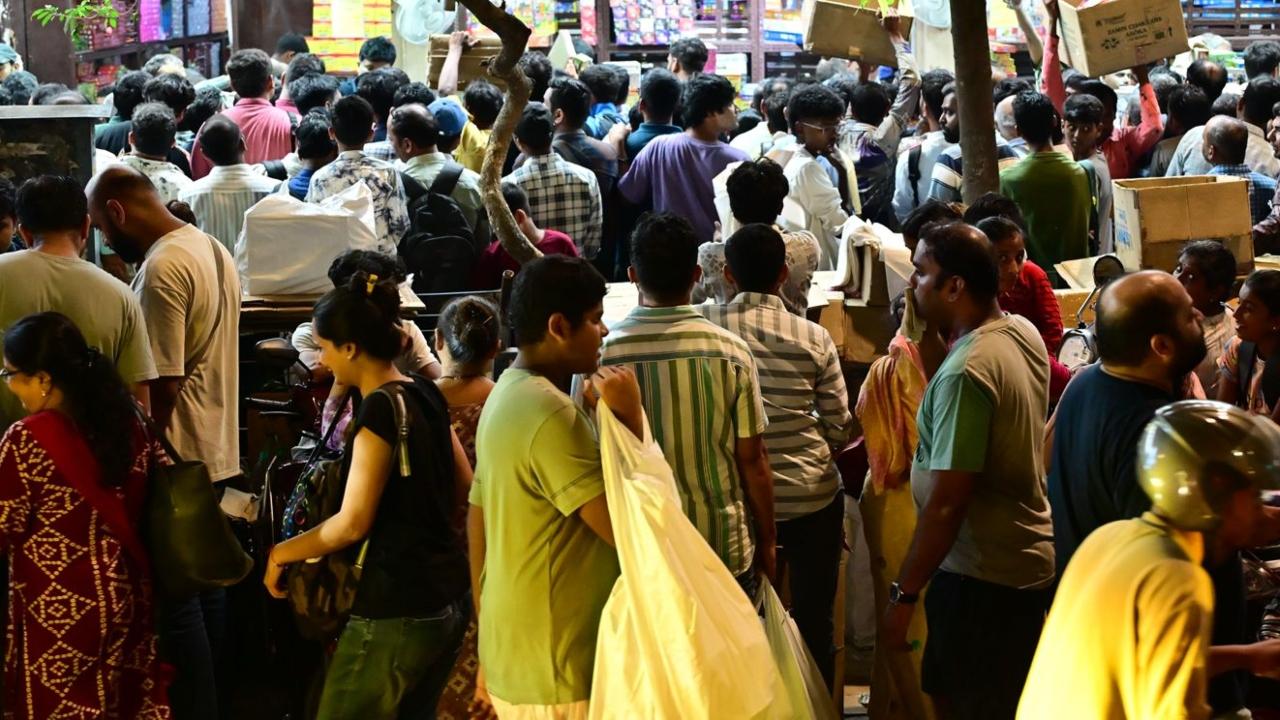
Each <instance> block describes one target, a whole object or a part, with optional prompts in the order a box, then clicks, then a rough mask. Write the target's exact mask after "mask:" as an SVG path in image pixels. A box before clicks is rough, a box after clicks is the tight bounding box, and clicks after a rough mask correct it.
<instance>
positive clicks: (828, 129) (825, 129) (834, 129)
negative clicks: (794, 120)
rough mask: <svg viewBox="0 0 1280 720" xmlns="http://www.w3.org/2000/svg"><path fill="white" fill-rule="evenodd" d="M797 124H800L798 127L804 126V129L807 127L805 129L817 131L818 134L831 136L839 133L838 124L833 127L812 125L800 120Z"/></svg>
mask: <svg viewBox="0 0 1280 720" xmlns="http://www.w3.org/2000/svg"><path fill="white" fill-rule="evenodd" d="M799 124H800V125H804V126H805V127H807V128H813V129H814V130H817V131H819V132H824V133H831V134H833V135H834V134H835V133H837V132H839V131H840V124H839V123H837V124H835V125H814V124H813V123H810V122H805V121H803V120H801V121H800V123H799Z"/></svg>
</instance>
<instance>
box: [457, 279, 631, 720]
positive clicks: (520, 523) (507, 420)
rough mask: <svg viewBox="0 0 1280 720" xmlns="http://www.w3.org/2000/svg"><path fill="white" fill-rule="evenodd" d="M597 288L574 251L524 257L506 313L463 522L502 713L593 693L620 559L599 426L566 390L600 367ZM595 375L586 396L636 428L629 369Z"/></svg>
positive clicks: (488, 667)
mask: <svg viewBox="0 0 1280 720" xmlns="http://www.w3.org/2000/svg"><path fill="white" fill-rule="evenodd" d="M604 295H605V281H604V278H602V277H601V276H600V274H599V273H598V272H596V270H595V269H594V268H592V267H591V265H590V263H588V262H586V261H585V260H581V259H579V258H569V257H564V256H547V257H543V258H539V259H537V260H534V261H533V262H531V263H528V264H526V265H525V266H524V267H523V268H521V270H520V274H519V276H517V278H516V282H515V286H514V288H513V289H512V298H511V305H510V307H511V310H510V312H509V318H508V320H509V322H511V324H512V326H513V329H514V330H515V335H516V344H517V347H518V348H519V354H518V355H517V356H516V360H515V362H514V363H513V364H512V366H511V367H510V368H509V369H508V370H506V371H505V372H504V373H503V374H502V376H501V377H500V378H499V380H498V384H497V386H496V387H495V388H494V389H493V392H492V394H491V395H490V396H489V399H488V400H487V401H486V403H485V409H484V413H483V415H481V417H480V425H479V427H478V429H477V432H476V454H477V455H476V475H475V482H474V484H473V485H472V486H471V493H470V502H471V509H470V512H469V515H468V519H467V535H468V543H469V546H470V555H471V558H470V559H471V582H472V590H473V595H474V597H475V603H476V615H477V617H478V618H479V628H480V630H479V643H480V668H481V670H480V677H479V678H478V680H477V692H476V696H477V700H478V701H479V704H481V705H483V704H485V703H486V702H491V703H492V705H493V709H495V710H496V711H497V713H498V715H499V716H501V717H502V718H504V720H505V719H506V718H509V717H514V718H521V717H539V718H578V717H582V718H585V717H586V712H587V701H588V699H589V698H590V696H591V671H592V667H593V665H594V663H595V646H596V630H597V628H598V626H599V623H600V613H601V611H602V610H603V609H604V604H605V601H606V600H607V599H608V597H609V593H610V592H611V591H612V589H613V583H614V581H615V580H616V579H617V577H618V559H617V555H616V554H615V553H614V550H613V547H612V545H613V529H612V525H611V524H610V521H609V508H608V504H607V502H606V499H605V495H604V478H603V475H602V472H601V465H600V447H599V443H598V441H597V439H596V433H595V428H594V427H593V426H592V424H591V421H590V420H589V419H587V416H586V415H585V414H584V413H583V412H582V411H581V410H579V409H578V407H577V406H576V405H575V404H574V403H573V401H572V400H571V399H570V398H569V396H568V395H566V394H565V393H564V392H563V390H562V389H561V388H565V387H568V384H569V381H570V378H571V377H572V376H573V375H574V374H579V373H581V374H589V373H593V372H596V371H597V368H598V365H599V356H600V344H601V341H602V340H603V338H604V336H605V335H607V334H608V329H607V328H606V327H605V325H604V321H603V315H604V308H603V305H602V300H603V298H604ZM591 385H592V387H591V388H590V389H589V390H588V392H587V393H586V394H587V395H588V396H589V397H599V398H600V399H602V400H604V401H605V402H606V403H608V405H609V407H610V408H611V409H612V410H613V411H614V414H615V415H617V416H618V418H619V419H620V420H621V421H622V422H623V423H624V424H625V425H626V426H627V427H628V428H630V429H631V431H632V432H634V433H635V434H636V436H637V437H643V424H644V414H643V410H642V409H641V406H640V389H639V386H638V385H637V383H636V379H635V375H634V374H632V373H631V372H630V371H629V370H624V369H621V368H603V369H600V370H599V372H598V373H596V375H595V376H594V377H593V378H592V380H591ZM481 714H482V715H483V714H484V713H481Z"/></svg>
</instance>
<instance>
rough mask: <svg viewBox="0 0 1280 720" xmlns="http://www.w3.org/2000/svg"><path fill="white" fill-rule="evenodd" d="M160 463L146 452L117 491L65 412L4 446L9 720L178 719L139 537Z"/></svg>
mask: <svg viewBox="0 0 1280 720" xmlns="http://www.w3.org/2000/svg"><path fill="white" fill-rule="evenodd" d="M136 437H137V438H139V442H137V443H136V446H137V447H143V443H142V442H141V441H140V437H141V435H140V434H139V435H138V436H136ZM124 439H125V438H124V437H122V438H121V440H122V441H123V440H124ZM152 457H155V453H152V452H140V453H138V457H137V459H136V460H135V462H134V465H133V468H132V469H131V471H130V473H129V476H128V478H127V479H126V481H125V483H124V486H123V487H122V488H120V489H111V488H108V487H106V486H104V485H102V484H101V483H100V482H99V472H98V469H97V461H96V460H95V459H94V457H93V455H92V454H91V453H90V451H89V448H88V446H87V445H86V444H85V442H84V440H83V438H82V436H81V435H80V433H79V432H78V431H77V430H76V428H75V426H74V425H73V424H72V422H71V420H70V419H69V418H67V417H66V416H65V415H62V414H61V413H58V412H55V411H45V412H41V413H38V414H36V415H33V416H31V417H28V418H26V419H25V420H22V421H21V422H18V423H17V424H15V425H13V426H12V427H11V428H10V429H9V431H8V433H6V434H5V436H4V439H3V440H0V547H3V549H4V552H6V553H7V554H8V555H9V564H10V575H9V583H10V585H9V625H8V637H7V642H6V644H5V662H4V671H5V675H4V697H3V708H4V711H3V712H4V715H3V716H4V718H5V719H6V720H8V719H10V718H12V719H13V720H18V719H26V718H30V719H32V720H37V719H38V720H54V719H55V718H77V719H79V718H101V719H103V720H115V719H117V718H119V719H120V720H126V719H127V720H134V719H135V718H138V719H144V720H164V719H166V718H169V717H170V714H169V706H168V702H167V700H166V697H165V684H166V683H165V681H164V680H163V678H162V677H161V669H160V667H159V664H158V661H157V659H156V636H155V632H154V630H153V627H152V617H153V610H152V603H151V593H152V590H151V581H150V577H149V568H148V567H147V559H146V555H145V552H144V551H143V550H142V548H141V543H140V542H139V541H138V538H137V533H136V531H135V530H134V528H137V527H138V525H139V523H138V521H139V518H140V516H141V512H142V500H143V494H144V492H145V489H146V478H147V473H148V469H149V464H150V462H151V458H152Z"/></svg>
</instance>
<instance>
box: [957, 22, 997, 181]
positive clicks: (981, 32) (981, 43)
mask: <svg viewBox="0 0 1280 720" xmlns="http://www.w3.org/2000/svg"><path fill="white" fill-rule="evenodd" d="M951 39H952V41H953V43H954V44H955V56H956V101H957V102H958V103H959V105H960V148H961V151H962V154H963V155H964V187H963V193H964V201H965V202H966V203H971V202H973V201H974V200H977V199H978V198H979V197H980V196H981V195H982V194H983V193H987V192H995V191H998V190H999V189H1000V171H999V167H998V165H997V163H996V123H995V113H994V112H993V109H992V105H991V57H990V54H989V53H990V49H989V48H990V44H989V43H988V41H987V4H986V3H985V2H978V1H977V0H952V2H951Z"/></svg>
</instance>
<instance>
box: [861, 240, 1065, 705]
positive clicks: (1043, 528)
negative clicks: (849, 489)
mask: <svg viewBox="0 0 1280 720" xmlns="http://www.w3.org/2000/svg"><path fill="white" fill-rule="evenodd" d="M913 262H914V265H915V273H914V274H913V275H912V281H911V284H912V287H913V288H914V290H915V297H916V305H917V311H918V312H919V314H920V315H921V316H922V317H923V318H924V319H925V320H927V321H928V322H929V323H930V324H932V325H934V326H935V327H939V328H944V332H945V333H946V335H948V336H950V337H955V338H958V339H957V340H956V342H955V344H954V345H953V346H952V348H951V351H950V352H949V353H948V354H947V358H946V360H945V361H943V363H942V365H941V366H940V367H939V368H938V371H937V372H936V373H935V374H934V376H933V378H932V379H931V380H930V381H929V386H928V388H927V389H926V390H925V394H924V399H923V400H922V401H921V404H920V412H919V434H920V442H919V447H918V449H917V451H916V455H915V459H914V462H913V464H912V467H911V492H912V495H913V496H914V498H915V503H916V507H917V509H918V511H919V516H920V521H919V523H917V525H916V530H915V535H914V537H913V539H912V542H911V550H910V552H909V553H908V554H907V557H906V559H905V561H904V562H903V564H902V569H901V571H900V573H899V575H898V578H897V582H895V583H894V584H893V585H892V586H891V587H890V592H889V599H890V604H889V607H888V609H887V610H886V612H885V618H884V625H883V634H882V636H881V637H882V641H883V642H884V643H885V647H886V648H888V649H891V650H897V649H903V650H905V649H906V647H907V646H906V630H907V627H908V625H909V624H910V622H911V619H912V616H913V614H914V612H915V611H914V607H915V603H916V602H917V601H918V600H919V595H920V593H921V591H922V590H923V589H924V587H925V585H926V584H927V585H928V587H929V593H928V596H927V597H926V598H925V599H924V601H925V607H924V610H925V615H926V618H927V620H928V625H929V639H928V642H927V643H926V644H925V648H924V656H923V659H922V667H921V686H922V688H923V689H924V691H925V692H927V693H929V694H930V695H931V696H933V698H934V702H935V704H938V705H939V706H940V707H945V708H947V714H948V716H950V717H964V718H1011V717H1013V714H1014V711H1015V710H1016V709H1017V705H1018V697H1019V696H1020V695H1021V694H1022V683H1023V680H1024V679H1025V678H1026V674H1027V671H1028V669H1029V668H1030V666H1031V659H1032V657H1033V656H1034V654H1035V648H1036V643H1037V642H1038V641H1039V638H1040V628H1041V626H1042V625H1043V623H1044V614H1045V612H1046V611H1047V610H1048V608H1049V601H1050V590H1049V588H1050V586H1051V585H1052V583H1053V577H1054V576H1053V529H1052V524H1051V521H1050V518H1049V503H1048V500H1047V499H1046V498H1045V493H1044V461H1043V459H1042V458H1041V454H1040V453H1041V443H1040V441H1041V439H1042V438H1043V435H1044V419H1045V416H1046V414H1047V412H1048V405H1049V396H1048V393H1049V359H1048V353H1047V351H1046V350H1045V346H1044V341H1043V340H1042V339H1041V338H1040V333H1039V332H1038V331H1037V330H1036V328H1035V326H1034V325H1032V324H1031V322H1030V321H1029V320H1027V319H1026V318H1023V317H1021V316H1019V315H1006V314H1005V313H1003V312H1001V310H1000V307H999V305H998V304H997V302H996V295H997V293H998V292H999V289H1000V280H999V271H998V268H997V262H996V257H995V251H994V249H993V248H992V246H991V242H990V240H988V239H987V236H986V235H984V234H982V232H981V231H980V230H978V229H977V228H975V227H973V226H970V225H966V224H964V223H951V224H948V225H942V226H938V227H933V228H930V229H929V231H928V232H926V233H924V235H923V237H921V238H920V242H919V244H918V245H917V246H916V252H915V257H914V259H913Z"/></svg>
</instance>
